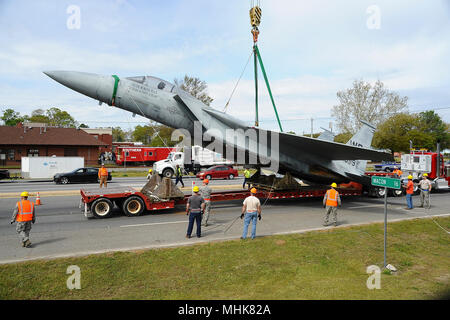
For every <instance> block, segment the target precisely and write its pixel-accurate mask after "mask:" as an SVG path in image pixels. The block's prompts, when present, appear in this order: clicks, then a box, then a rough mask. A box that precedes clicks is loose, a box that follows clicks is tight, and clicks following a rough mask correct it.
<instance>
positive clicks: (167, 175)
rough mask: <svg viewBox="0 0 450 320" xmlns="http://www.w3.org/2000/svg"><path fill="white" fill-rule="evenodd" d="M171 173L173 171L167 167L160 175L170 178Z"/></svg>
mask: <svg viewBox="0 0 450 320" xmlns="http://www.w3.org/2000/svg"><path fill="white" fill-rule="evenodd" d="M173 173H174V172H173V170H172V169H169V168H167V169H164V170H163V172H162V175H163V177H166V178H172V176H173Z"/></svg>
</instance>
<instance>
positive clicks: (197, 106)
mask: <svg viewBox="0 0 450 320" xmlns="http://www.w3.org/2000/svg"><path fill="white" fill-rule="evenodd" d="M176 90H177V94H176V95H175V96H174V97H173V98H174V99H175V100H176V101H177V102H178V103H180V104H181V105H183V106H184V108H186V110H187V111H188V113H189V114H191V115H192V116H193V117H194V118H196V119H197V120H199V121H202V120H203V119H205V117H204V115H205V113H206V114H207V115H209V116H211V117H213V118H215V119H217V120H218V121H220V122H222V123H224V124H225V125H227V126H229V127H230V128H232V129H247V128H248V126H247V125H246V124H245V123H244V122H243V121H241V120H239V119H236V118H234V117H232V116H230V115H228V114H226V113H224V112H220V111H218V110H214V109H213V108H210V107H208V106H206V105H204V104H203V103H201V102H200V101H199V100H197V99H195V98H194V97H192V96H191V95H189V94H187V93H186V92H184V91H183V90H181V89H180V88H177V89H176ZM202 125H203V126H204V127H205V128H207V126H206V125H205V123H202ZM207 129H209V128H207Z"/></svg>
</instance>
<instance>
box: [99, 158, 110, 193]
mask: <svg viewBox="0 0 450 320" xmlns="http://www.w3.org/2000/svg"><path fill="white" fill-rule="evenodd" d="M98 179H99V180H100V188H101V187H102V186H103V185H105V188H108V169H106V168H105V165H104V164H102V167H101V168H100V169H99V170H98Z"/></svg>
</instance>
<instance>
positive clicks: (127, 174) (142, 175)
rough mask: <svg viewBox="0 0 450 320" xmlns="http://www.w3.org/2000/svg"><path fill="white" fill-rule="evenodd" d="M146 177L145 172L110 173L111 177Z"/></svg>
mask: <svg viewBox="0 0 450 320" xmlns="http://www.w3.org/2000/svg"><path fill="white" fill-rule="evenodd" d="M147 175H148V170H147V171H131V170H130V171H112V172H111V176H112V177H116V178H117V177H146V176H147Z"/></svg>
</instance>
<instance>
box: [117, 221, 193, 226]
mask: <svg viewBox="0 0 450 320" xmlns="http://www.w3.org/2000/svg"><path fill="white" fill-rule="evenodd" d="M186 222H187V221H172V222H155V223H143V224H129V225H125V226H120V227H121V228H131V227H145V226H156V225H160V224H174V223H186Z"/></svg>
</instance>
